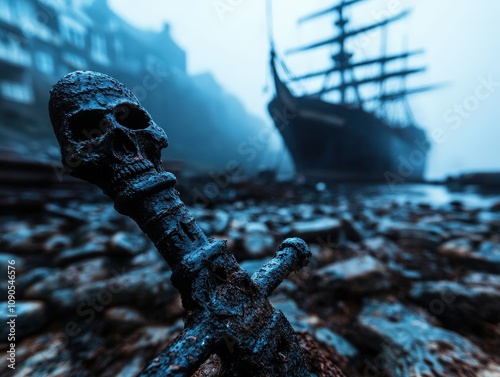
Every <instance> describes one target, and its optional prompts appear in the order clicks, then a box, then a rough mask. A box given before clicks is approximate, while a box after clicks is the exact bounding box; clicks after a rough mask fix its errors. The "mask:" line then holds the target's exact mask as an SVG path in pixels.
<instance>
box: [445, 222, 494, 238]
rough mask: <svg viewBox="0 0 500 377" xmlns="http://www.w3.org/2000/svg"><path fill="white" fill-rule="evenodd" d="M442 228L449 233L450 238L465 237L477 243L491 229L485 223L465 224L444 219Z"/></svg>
mask: <svg viewBox="0 0 500 377" xmlns="http://www.w3.org/2000/svg"><path fill="white" fill-rule="evenodd" d="M441 225H442V227H443V229H445V230H446V232H447V233H448V234H449V236H450V238H452V239H453V238H465V239H468V240H470V241H471V242H472V243H479V242H481V241H482V240H483V238H484V237H486V236H488V235H489V234H490V233H491V231H490V228H489V227H488V226H487V225H486V224H465V223H463V222H456V221H445V222H443V223H442V224H441Z"/></svg>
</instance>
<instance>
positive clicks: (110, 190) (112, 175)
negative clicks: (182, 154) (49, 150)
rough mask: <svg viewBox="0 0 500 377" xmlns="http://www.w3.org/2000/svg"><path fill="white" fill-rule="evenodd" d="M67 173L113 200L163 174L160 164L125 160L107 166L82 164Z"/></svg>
mask: <svg viewBox="0 0 500 377" xmlns="http://www.w3.org/2000/svg"><path fill="white" fill-rule="evenodd" d="M89 165H91V166H89ZM68 171H69V174H70V175H72V176H73V177H76V178H80V179H83V180H85V181H88V182H90V183H93V184H95V185H96V186H98V187H99V188H101V189H102V190H103V192H104V193H105V194H106V195H107V196H109V197H110V198H111V199H113V200H114V199H115V198H116V197H117V196H119V195H120V194H121V193H122V192H125V191H130V190H136V189H137V188H139V187H140V186H141V183H142V182H145V181H147V180H149V179H150V178H151V177H153V176H155V175H158V174H159V173H161V172H163V167H162V165H161V163H153V162H152V161H150V160H148V159H140V160H135V159H131V158H126V159H124V160H122V161H120V163H115V164H108V165H106V164H103V163H101V164H98V165H94V164H82V165H81V166H79V167H78V168H76V169H68Z"/></svg>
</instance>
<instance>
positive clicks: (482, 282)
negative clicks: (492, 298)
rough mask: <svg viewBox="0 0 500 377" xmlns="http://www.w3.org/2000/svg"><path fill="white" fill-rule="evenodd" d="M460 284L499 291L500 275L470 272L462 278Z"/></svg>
mask: <svg viewBox="0 0 500 377" xmlns="http://www.w3.org/2000/svg"><path fill="white" fill-rule="evenodd" d="M462 282H463V283H465V284H469V285H474V286H485V287H494V288H496V289H499V290H500V275H498V274H487V273H483V272H472V273H470V274H467V275H465V276H464V277H463V278H462Z"/></svg>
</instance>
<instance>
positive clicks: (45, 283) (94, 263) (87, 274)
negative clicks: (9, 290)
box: [26, 258, 109, 300]
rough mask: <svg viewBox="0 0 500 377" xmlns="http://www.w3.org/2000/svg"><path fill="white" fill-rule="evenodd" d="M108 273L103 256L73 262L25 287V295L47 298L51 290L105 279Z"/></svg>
mask: <svg viewBox="0 0 500 377" xmlns="http://www.w3.org/2000/svg"><path fill="white" fill-rule="evenodd" d="M108 275H109V270H108V268H107V260H106V259H104V258H98V259H93V260H89V261H84V262H79V263H75V264H73V265H71V266H69V267H66V268H64V269H61V270H59V271H57V272H56V273H54V274H52V275H49V276H46V277H45V278H43V279H42V280H40V281H39V282H37V283H35V284H33V285H32V286H31V287H29V288H28V289H27V291H26V297H27V298H30V299H42V300H47V299H49V298H50V297H51V294H52V292H55V291H57V290H60V289H64V288H71V289H76V288H77V287H80V286H83V285H86V284H89V283H91V282H93V281H97V280H102V279H105V278H107V277H108Z"/></svg>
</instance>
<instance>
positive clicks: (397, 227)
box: [379, 221, 448, 249]
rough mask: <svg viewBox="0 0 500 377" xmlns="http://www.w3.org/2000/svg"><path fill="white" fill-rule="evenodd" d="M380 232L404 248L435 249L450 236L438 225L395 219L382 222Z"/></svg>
mask: <svg viewBox="0 0 500 377" xmlns="http://www.w3.org/2000/svg"><path fill="white" fill-rule="evenodd" d="M379 233H380V234H382V235H385V236H387V237H389V238H390V239H392V240H395V241H396V242H397V243H398V245H400V246H401V247H404V248H424V249H434V248H436V247H437V246H438V245H439V244H440V243H441V242H442V241H443V240H445V239H446V238H447V237H448V236H447V234H446V233H445V232H443V231H442V230H441V228H439V227H437V226H431V225H425V224H412V223H402V222H398V223H396V222H393V221H384V222H382V223H381V224H380V226H379Z"/></svg>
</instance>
